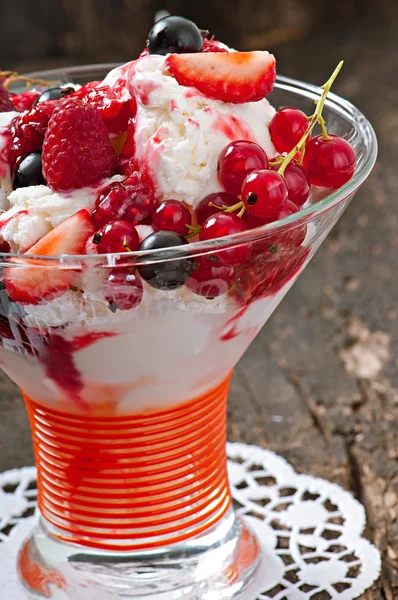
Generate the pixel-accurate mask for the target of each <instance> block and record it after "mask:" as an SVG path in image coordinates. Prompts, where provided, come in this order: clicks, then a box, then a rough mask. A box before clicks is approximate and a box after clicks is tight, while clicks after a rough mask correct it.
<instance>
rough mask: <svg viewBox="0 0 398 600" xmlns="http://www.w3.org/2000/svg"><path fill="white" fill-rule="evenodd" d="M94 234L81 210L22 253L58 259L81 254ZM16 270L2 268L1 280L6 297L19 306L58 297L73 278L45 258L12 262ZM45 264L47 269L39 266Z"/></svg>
mask: <svg viewBox="0 0 398 600" xmlns="http://www.w3.org/2000/svg"><path fill="white" fill-rule="evenodd" d="M93 233H94V228H93V226H92V224H91V221H90V215H89V213H88V212H87V210H85V209H82V210H79V211H78V212H77V213H75V214H74V215H72V216H71V217H69V219H67V220H66V221H64V222H63V223H61V225H58V227H55V229H53V230H52V231H50V232H49V233H47V234H46V235H45V236H44V237H42V238H41V240H39V241H38V242H36V244H34V245H33V246H32V247H31V248H29V250H27V251H26V252H25V255H26V256H28V255H29V256H58V255H60V254H82V253H84V249H85V245H86V242H87V238H88V237H89V236H90V235H92V234H93ZM16 262H18V263H20V264H21V266H20V267H10V268H7V269H5V272H4V280H5V283H6V290H7V293H8V295H9V296H10V298H11V299H12V300H13V301H14V302H17V303H19V304H39V303H40V302H46V301H47V302H48V301H49V300H52V299H53V298H56V297H57V296H60V295H62V294H63V293H64V292H66V290H67V289H68V288H69V287H70V284H71V282H72V280H73V277H74V275H75V273H74V271H73V270H71V269H62V268H60V267H59V265H57V264H56V263H54V264H53V265H51V264H50V262H49V261H46V260H45V259H37V260H30V261H29V262H28V263H27V262H26V261H24V259H23V258H18V259H16ZM42 265H47V266H45V267H44V266H42Z"/></svg>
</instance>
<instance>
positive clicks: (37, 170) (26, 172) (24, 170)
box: [13, 152, 46, 189]
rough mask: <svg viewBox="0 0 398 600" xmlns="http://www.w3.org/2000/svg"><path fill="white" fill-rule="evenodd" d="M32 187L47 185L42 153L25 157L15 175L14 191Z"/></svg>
mask: <svg viewBox="0 0 398 600" xmlns="http://www.w3.org/2000/svg"><path fill="white" fill-rule="evenodd" d="M31 185H46V180H45V179H44V177H43V173H42V163H41V152H32V153H31V154H28V155H27V156H25V158H23V159H22V160H21V162H20V163H19V165H18V167H17V168H16V170H15V173H14V181H13V187H14V189H17V188H21V187H29V186H31Z"/></svg>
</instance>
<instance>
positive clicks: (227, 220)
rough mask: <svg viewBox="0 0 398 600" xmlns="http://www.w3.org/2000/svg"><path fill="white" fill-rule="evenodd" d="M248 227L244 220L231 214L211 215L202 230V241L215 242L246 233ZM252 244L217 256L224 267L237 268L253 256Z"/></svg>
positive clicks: (221, 252) (225, 251)
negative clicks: (242, 232) (217, 239)
mask: <svg viewBox="0 0 398 600" xmlns="http://www.w3.org/2000/svg"><path fill="white" fill-rule="evenodd" d="M245 230H246V226H245V224H244V222H243V221H242V219H241V218H240V217H238V216H237V215H233V214H231V213H226V212H220V213H218V214H217V215H211V216H210V217H209V218H208V219H207V220H206V221H205V222H204V223H203V225H202V227H201V228H200V233H199V239H200V240H213V239H215V238H221V237H225V236H229V235H233V234H235V233H240V232H241V231H245ZM251 250H252V247H251V244H244V245H242V246H235V247H232V248H230V249H228V250H221V251H219V252H217V254H216V255H215V256H217V258H218V259H219V261H220V263H221V264H222V265H225V266H227V267H235V266H236V265H240V264H242V263H243V262H244V261H245V260H247V259H248V258H249V256H250V254H251Z"/></svg>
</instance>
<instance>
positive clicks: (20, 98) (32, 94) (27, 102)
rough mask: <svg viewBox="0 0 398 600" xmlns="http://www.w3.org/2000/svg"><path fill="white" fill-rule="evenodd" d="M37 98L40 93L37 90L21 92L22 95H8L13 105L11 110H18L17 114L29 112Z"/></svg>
mask: <svg viewBox="0 0 398 600" xmlns="http://www.w3.org/2000/svg"><path fill="white" fill-rule="evenodd" d="M39 96H40V92H38V91H37V90H28V91H27V92H22V94H10V98H11V100H12V103H13V105H14V108H13V109H12V110H18V111H19V112H23V111H24V110H30V109H31V108H33V105H34V103H35V101H36V100H37V98H38V97H39Z"/></svg>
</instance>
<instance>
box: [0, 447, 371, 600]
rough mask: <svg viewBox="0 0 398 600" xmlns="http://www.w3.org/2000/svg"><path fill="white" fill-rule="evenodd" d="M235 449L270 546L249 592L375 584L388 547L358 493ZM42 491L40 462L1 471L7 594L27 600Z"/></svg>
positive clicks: (307, 591) (275, 599)
mask: <svg viewBox="0 0 398 600" xmlns="http://www.w3.org/2000/svg"><path fill="white" fill-rule="evenodd" d="M227 450H228V457H229V463H228V467H229V476H230V481H231V486H232V495H233V498H234V502H235V507H236V509H237V510H238V512H239V513H240V514H241V515H243V516H244V517H245V519H247V520H248V521H249V522H250V525H251V526H252V527H253V528H254V529H255V531H256V533H257V535H258V537H259V539H260V542H261V546H262V551H263V553H262V557H263V558H262V560H263V562H264V568H260V569H259V573H260V577H261V581H260V580H258V581H257V582H256V583H255V585H254V586H253V588H252V589H251V590H248V591H247V593H246V594H245V595H244V600H255V599H257V600H270V599H272V600H328V599H332V598H339V599H341V600H352V599H353V598H358V597H359V596H360V595H361V594H362V593H363V592H364V591H365V590H366V589H367V588H368V587H369V586H371V585H372V583H373V582H374V581H375V580H376V579H377V578H378V576H379V573H380V568H381V559H380V554H379V552H378V550H377V549H376V548H375V547H374V546H373V545H372V544H370V542H368V541H367V540H366V539H364V538H362V537H361V534H362V532H363V530H364V526H365V523H366V516H365V510H364V508H363V506H362V505H361V504H360V503H359V502H357V500H355V499H354V498H353V497H352V495H351V494H350V493H348V492H346V491H344V490H343V489H341V488H340V487H339V486H337V485H335V484H332V483H329V482H328V481H325V480H324V479H316V478H314V477H310V476H309V475H298V474H297V473H296V472H295V471H294V470H293V468H292V467H291V466H290V465H289V464H288V463H287V462H286V461H285V460H284V459H283V458H281V457H280V456H277V455H276V454H274V453H273V452H270V451H268V450H263V449H261V448H259V447H257V446H247V445H245V444H231V443H230V444H228V446H227ZM36 494H37V490H36V470H35V468H34V467H25V468H23V469H14V470H12V471H6V472H5V473H1V474H0V573H1V579H2V581H3V582H5V581H6V582H7V600H24V595H23V592H22V590H21V588H20V587H19V584H18V582H17V576H16V569H15V561H16V556H17V552H18V549H19V547H20V546H21V544H22V541H23V540H24V538H25V537H26V536H27V535H28V534H29V532H30V530H31V528H32V526H33V525H34V523H35V521H36V516H35V509H36ZM242 600H243V599H242Z"/></svg>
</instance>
